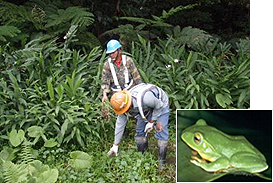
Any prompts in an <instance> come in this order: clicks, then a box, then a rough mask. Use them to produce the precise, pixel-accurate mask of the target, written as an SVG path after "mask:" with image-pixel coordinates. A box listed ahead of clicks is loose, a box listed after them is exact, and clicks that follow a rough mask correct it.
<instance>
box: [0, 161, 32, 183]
mask: <svg viewBox="0 0 273 183" xmlns="http://www.w3.org/2000/svg"><path fill="white" fill-rule="evenodd" d="M26 167H27V165H18V164H14V163H12V162H11V161H5V162H4V163H3V164H2V169H3V179H4V182H6V183H14V182H27V174H28V170H27V168H26Z"/></svg>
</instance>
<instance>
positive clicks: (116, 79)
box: [108, 58, 121, 90]
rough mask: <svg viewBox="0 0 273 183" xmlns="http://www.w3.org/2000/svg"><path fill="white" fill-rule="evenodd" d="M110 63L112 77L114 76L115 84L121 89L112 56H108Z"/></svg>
mask: <svg viewBox="0 0 273 183" xmlns="http://www.w3.org/2000/svg"><path fill="white" fill-rule="evenodd" d="M108 63H109V67H110V70H111V74H112V77H113V80H114V84H115V85H116V87H117V89H118V90H121V87H120V85H119V82H118V78H117V74H116V71H115V68H114V65H113V63H112V61H111V58H108Z"/></svg>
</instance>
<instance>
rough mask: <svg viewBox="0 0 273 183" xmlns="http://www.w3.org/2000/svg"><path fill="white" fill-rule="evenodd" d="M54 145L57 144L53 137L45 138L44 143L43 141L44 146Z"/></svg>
mask: <svg viewBox="0 0 273 183" xmlns="http://www.w3.org/2000/svg"><path fill="white" fill-rule="evenodd" d="M56 145H58V143H57V142H56V141H55V139H53V138H51V139H49V140H46V141H45V143H44V146H45V147H54V146H56Z"/></svg>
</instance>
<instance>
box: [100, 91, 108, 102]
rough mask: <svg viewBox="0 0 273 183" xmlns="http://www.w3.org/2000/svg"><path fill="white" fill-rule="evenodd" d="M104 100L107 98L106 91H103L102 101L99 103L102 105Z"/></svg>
mask: <svg viewBox="0 0 273 183" xmlns="http://www.w3.org/2000/svg"><path fill="white" fill-rule="evenodd" d="M105 100H108V97H107V93H106V91H103V92H102V99H101V102H102V103H103V102H104V101H105Z"/></svg>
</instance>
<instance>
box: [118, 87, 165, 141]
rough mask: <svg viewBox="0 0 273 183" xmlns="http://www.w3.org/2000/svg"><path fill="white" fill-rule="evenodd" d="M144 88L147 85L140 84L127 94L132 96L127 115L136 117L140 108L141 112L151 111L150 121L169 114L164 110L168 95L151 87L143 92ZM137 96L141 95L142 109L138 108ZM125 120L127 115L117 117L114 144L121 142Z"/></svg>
mask: <svg viewBox="0 0 273 183" xmlns="http://www.w3.org/2000/svg"><path fill="white" fill-rule="evenodd" d="M145 88H147V84H145V83H141V84H139V85H136V86H135V87H133V88H132V89H131V90H129V92H130V93H131V94H132V108H131V109H130V110H129V112H128V113H129V114H130V115H131V116H134V117H137V115H140V114H139V108H142V109H143V111H148V110H151V111H152V118H151V119H152V120H157V118H158V117H159V116H161V115H162V114H165V113H168V112H169V109H168V108H166V107H167V106H168V105H169V99H168V95H167V94H166V93H165V92H164V91H163V90H162V89H161V88H159V87H153V88H151V89H148V90H145ZM143 90H145V91H143ZM138 95H142V96H141V98H142V107H139V106H138V104H137V97H138ZM127 120H128V115H126V114H122V115H118V117H117V121H116V127H115V142H114V144H118V143H119V142H120V141H121V138H122V135H123V132H124V129H125V126H126V123H127Z"/></svg>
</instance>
